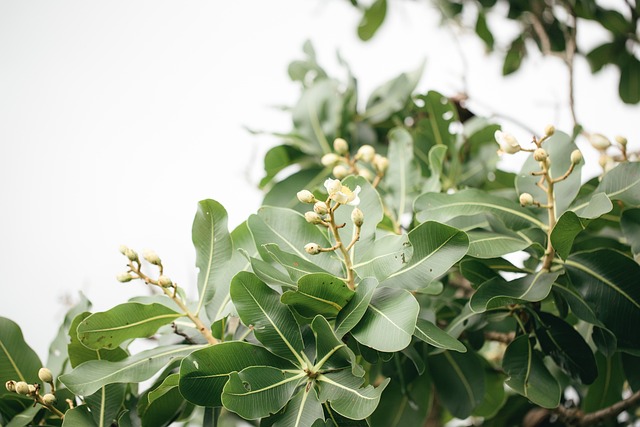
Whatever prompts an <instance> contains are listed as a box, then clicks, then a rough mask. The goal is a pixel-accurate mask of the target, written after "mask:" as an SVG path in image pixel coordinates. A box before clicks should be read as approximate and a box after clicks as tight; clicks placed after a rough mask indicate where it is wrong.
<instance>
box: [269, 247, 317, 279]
mask: <svg viewBox="0 0 640 427" xmlns="http://www.w3.org/2000/svg"><path fill="white" fill-rule="evenodd" d="M262 247H263V248H264V250H265V251H266V252H267V253H268V254H269V256H270V257H271V258H272V259H273V260H274V261H275V262H277V263H278V264H280V265H281V266H283V267H284V268H285V269H286V270H287V272H288V273H289V276H290V277H291V280H293V281H294V282H297V281H298V280H299V279H300V278H301V277H302V276H305V275H307V274H311V273H324V274H329V273H327V271H326V270H325V269H323V268H321V267H318V266H317V265H316V264H314V263H313V262H312V261H309V260H307V259H305V258H302V257H300V256H298V255H294V254H292V253H289V252H285V251H283V250H281V249H280V248H279V247H278V245H276V244H274V243H267V244H264V245H262Z"/></svg>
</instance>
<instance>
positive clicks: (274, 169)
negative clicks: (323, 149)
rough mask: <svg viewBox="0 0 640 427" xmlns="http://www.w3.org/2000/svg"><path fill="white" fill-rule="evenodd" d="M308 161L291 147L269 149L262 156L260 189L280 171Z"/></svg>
mask: <svg viewBox="0 0 640 427" xmlns="http://www.w3.org/2000/svg"><path fill="white" fill-rule="evenodd" d="M289 69H291V67H289ZM308 159H309V157H308V156H306V155H305V154H304V153H303V152H302V151H300V149H299V148H297V147H293V146H291V145H284V144H283V145H277V146H275V147H273V148H271V149H269V151H267V153H266V154H265V155H264V171H265V176H264V178H262V179H261V180H260V188H264V187H265V186H266V185H268V184H269V183H270V182H271V181H272V180H273V178H274V177H275V176H276V175H277V174H278V172H280V171H281V170H283V169H285V168H286V167H288V166H291V165H294V164H297V163H300V162H302V161H304V160H308Z"/></svg>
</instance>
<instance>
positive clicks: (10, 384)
mask: <svg viewBox="0 0 640 427" xmlns="http://www.w3.org/2000/svg"><path fill="white" fill-rule="evenodd" d="M4 386H5V387H6V388H7V391H10V392H12V393H15V391H16V382H15V381H14V380H9V381H7V382H6V383H4Z"/></svg>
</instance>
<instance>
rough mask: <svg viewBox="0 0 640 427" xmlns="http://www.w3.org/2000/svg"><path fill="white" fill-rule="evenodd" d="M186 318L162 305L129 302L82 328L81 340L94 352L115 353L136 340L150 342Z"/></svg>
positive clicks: (85, 322)
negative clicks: (159, 331)
mask: <svg viewBox="0 0 640 427" xmlns="http://www.w3.org/2000/svg"><path fill="white" fill-rule="evenodd" d="M181 316H184V314H180V313H176V312H175V311H173V310H171V309H170V308H167V307H166V306H164V305H162V304H139V303H137V302H126V303H124V304H120V305H117V306H115V307H113V308H112V309H110V310H107V311H103V312H100V313H94V314H92V315H90V316H88V317H86V318H85V319H84V320H83V321H82V322H80V324H79V325H78V329H77V333H78V338H79V339H80V342H82V344H83V345H84V346H86V347H88V348H90V349H93V350H98V349H101V348H106V349H113V348H116V347H118V346H119V345H120V344H121V343H123V342H124V341H126V340H129V339H132V338H147V337H150V336H151V335H153V334H155V333H156V331H157V330H158V328H159V327H160V326H163V325H166V324H167V323H171V322H173V321H174V320H176V319H177V318H179V317H181Z"/></svg>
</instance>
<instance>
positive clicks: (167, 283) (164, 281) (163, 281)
mask: <svg viewBox="0 0 640 427" xmlns="http://www.w3.org/2000/svg"><path fill="white" fill-rule="evenodd" d="M158 285H160V286H162V287H163V288H170V287H171V286H173V282H172V281H171V279H170V278H168V277H167V276H165V275H162V276H160V277H158Z"/></svg>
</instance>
